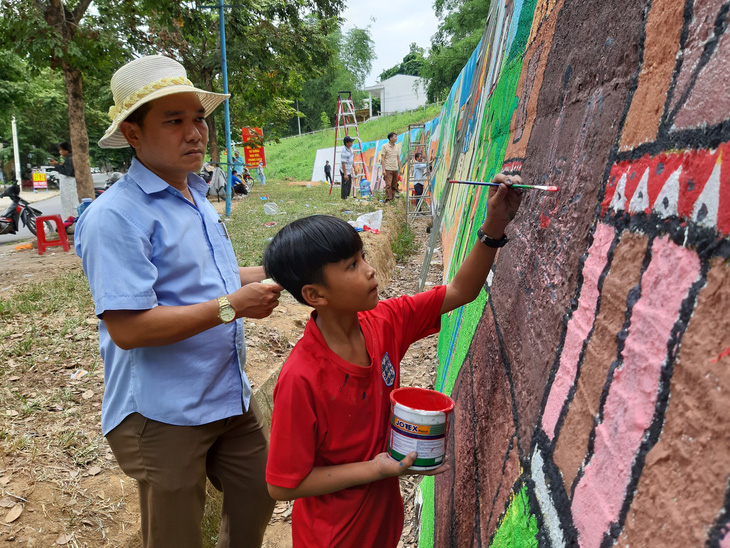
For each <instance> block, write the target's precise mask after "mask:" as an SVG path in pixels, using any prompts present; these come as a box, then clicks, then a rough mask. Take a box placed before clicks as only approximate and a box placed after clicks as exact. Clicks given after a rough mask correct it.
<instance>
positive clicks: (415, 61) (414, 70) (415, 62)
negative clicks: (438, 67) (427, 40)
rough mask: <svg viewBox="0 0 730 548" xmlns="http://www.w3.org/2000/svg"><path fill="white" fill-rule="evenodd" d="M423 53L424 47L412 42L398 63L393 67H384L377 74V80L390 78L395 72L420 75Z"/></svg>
mask: <svg viewBox="0 0 730 548" xmlns="http://www.w3.org/2000/svg"><path fill="white" fill-rule="evenodd" d="M423 54H424V49H423V48H421V47H418V44H416V43H415V42H413V43H412V44H411V46H410V51H409V52H408V53H407V54H406V56H405V57H403V61H402V62H400V63H398V64H397V65H395V66H394V67H390V68H389V69H385V70H384V71H383V72H381V73H380V76H378V80H379V81H381V82H382V81H383V80H387V79H388V78H391V77H392V76H395V75H396V74H406V75H408V76H421V68H422V67H423V63H424V59H423Z"/></svg>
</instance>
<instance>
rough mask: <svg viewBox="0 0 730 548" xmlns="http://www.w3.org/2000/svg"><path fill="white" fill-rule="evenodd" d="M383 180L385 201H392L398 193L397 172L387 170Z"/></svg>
mask: <svg viewBox="0 0 730 548" xmlns="http://www.w3.org/2000/svg"><path fill="white" fill-rule="evenodd" d="M383 179H385V199H386V200H392V199H393V198H395V193H396V192H398V172H397V171H390V170H388V171H386V172H385V175H383Z"/></svg>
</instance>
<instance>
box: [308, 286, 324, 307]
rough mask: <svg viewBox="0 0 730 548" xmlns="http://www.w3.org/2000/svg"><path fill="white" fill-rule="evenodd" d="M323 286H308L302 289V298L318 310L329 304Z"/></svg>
mask: <svg viewBox="0 0 730 548" xmlns="http://www.w3.org/2000/svg"><path fill="white" fill-rule="evenodd" d="M322 289H323V288H322V286H321V285H319V284H307V285H305V286H304V287H302V298H303V299H304V300H305V301H306V302H307V304H308V305H309V306H312V307H314V308H317V307H318V306H323V305H326V304H327V297H325V296H324V292H323V291H322Z"/></svg>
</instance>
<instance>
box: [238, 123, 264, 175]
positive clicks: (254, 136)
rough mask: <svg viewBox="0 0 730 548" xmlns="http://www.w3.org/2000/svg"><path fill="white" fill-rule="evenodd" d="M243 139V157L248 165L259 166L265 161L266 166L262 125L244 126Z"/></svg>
mask: <svg viewBox="0 0 730 548" xmlns="http://www.w3.org/2000/svg"><path fill="white" fill-rule="evenodd" d="M241 138H242V139H243V159H244V161H245V162H246V165H247V166H249V167H250V166H253V167H258V165H259V162H263V164H264V167H266V155H265V154H264V132H263V130H262V129H261V128H260V127H244V128H242V129H241Z"/></svg>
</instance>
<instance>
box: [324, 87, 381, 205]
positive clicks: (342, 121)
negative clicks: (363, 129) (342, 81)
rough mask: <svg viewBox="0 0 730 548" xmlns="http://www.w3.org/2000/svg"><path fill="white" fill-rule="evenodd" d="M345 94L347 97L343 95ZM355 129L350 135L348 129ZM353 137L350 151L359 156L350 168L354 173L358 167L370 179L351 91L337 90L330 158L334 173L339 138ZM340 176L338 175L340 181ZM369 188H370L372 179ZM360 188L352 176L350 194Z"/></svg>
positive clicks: (333, 178)
mask: <svg viewBox="0 0 730 548" xmlns="http://www.w3.org/2000/svg"><path fill="white" fill-rule="evenodd" d="M345 94H347V97H343V95H345ZM353 128H354V129H355V131H354V134H353V135H350V130H351V129H353ZM348 135H349V136H350V137H352V138H353V143H352V152H353V154H354V155H355V158H357V157H358V156H359V157H360V160H359V161H356V162H353V165H352V170H353V172H354V174H355V175H357V174H358V167H359V168H360V170H361V173H362V174H363V175H364V176H365V178H366V179H367V180H368V181H370V174H369V173H368V166H367V164H366V163H365V158H364V156H363V154H362V139H360V129H359V128H358V127H357V117H356V116H355V104H354V103H353V101H352V93H351V92H349V91H338V92H337V114H336V119H335V151H334V157H333V159H332V169H333V171H335V173H339V172H340V167H339V164H338V163H337V147H338V144H339V146H343V145H342V143H338V141H339V138H340V137H342V138H345V137H346V136H348ZM335 173H333V174H332V182H331V183H330V192H329V193H330V195H331V194H332V187H333V186H334V180H335ZM341 182H342V177H341V176H340V183H341ZM370 182H371V188H372V181H370ZM356 188H358V189H359V188H360V185H359V184H358V181H356V180H355V177H353V181H352V195H353V196H355V189H356Z"/></svg>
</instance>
